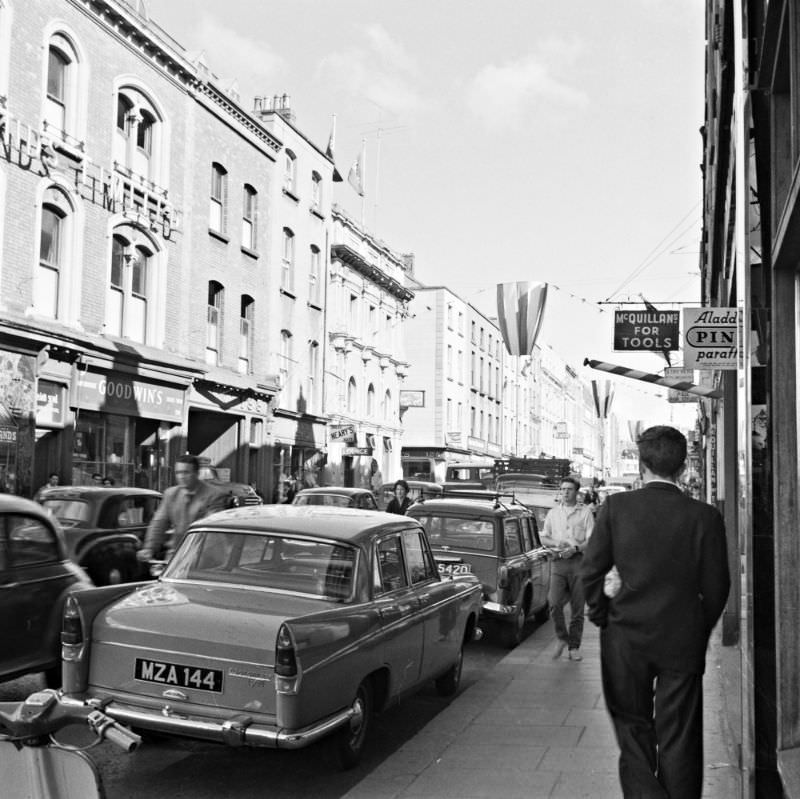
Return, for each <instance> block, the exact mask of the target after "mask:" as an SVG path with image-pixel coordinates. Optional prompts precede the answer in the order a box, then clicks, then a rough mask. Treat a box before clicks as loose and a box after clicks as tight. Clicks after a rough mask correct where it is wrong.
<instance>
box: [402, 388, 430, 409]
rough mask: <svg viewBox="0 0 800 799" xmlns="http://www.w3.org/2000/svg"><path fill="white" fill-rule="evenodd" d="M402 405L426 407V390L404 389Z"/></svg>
mask: <svg viewBox="0 0 800 799" xmlns="http://www.w3.org/2000/svg"><path fill="white" fill-rule="evenodd" d="M400 407H401V408H424V407H425V392H424V391H412V390H410V389H404V390H403V391H401V392H400Z"/></svg>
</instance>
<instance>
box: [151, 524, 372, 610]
mask: <svg viewBox="0 0 800 799" xmlns="http://www.w3.org/2000/svg"><path fill="white" fill-rule="evenodd" d="M355 567H356V550H355V549H354V548H353V547H350V546H346V545H343V544H338V543H335V542H333V541H309V540H306V539H303V538H295V537H293V536H290V535H285V536H284V535H272V534H263V535H255V534H248V533H234V532H231V533H225V532H222V531H205V532H197V533H190V534H189V535H187V536H186V538H185V539H184V541H183V543H182V544H181V546H180V548H179V549H178V551H177V552H176V553H175V556H174V557H173V559H172V560H171V561H170V563H169V566H168V567H167V569H166V570H165V571H164V575H163V579H165V580H169V579H174V580H190V581H192V580H198V581H201V582H215V583H230V584H232V585H249V586H255V587H259V588H266V589H270V590H275V591H287V592H292V593H302V594H309V595H311V596H316V597H322V598H326V599H336V600H342V599H347V598H349V596H350V594H351V592H352V586H353V578H354V573H355Z"/></svg>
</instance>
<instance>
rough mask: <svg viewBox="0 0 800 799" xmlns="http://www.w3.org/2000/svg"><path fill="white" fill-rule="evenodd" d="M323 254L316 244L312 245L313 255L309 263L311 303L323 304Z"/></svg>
mask: <svg viewBox="0 0 800 799" xmlns="http://www.w3.org/2000/svg"><path fill="white" fill-rule="evenodd" d="M321 264H322V255H321V253H320V250H319V247H317V245H316V244H312V245H311V257H310V259H309V263H308V301H309V303H311V305H316V306H317V307H320V306H321V303H322V279H321V278H322V275H321V272H320V270H321V268H322V266H321Z"/></svg>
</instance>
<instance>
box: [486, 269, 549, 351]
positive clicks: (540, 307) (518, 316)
mask: <svg viewBox="0 0 800 799" xmlns="http://www.w3.org/2000/svg"><path fill="white" fill-rule="evenodd" d="M546 299H547V283H531V282H528V281H520V282H517V283H498V284H497V321H498V324H499V325H500V332H501V333H502V334H503V341H504V342H505V344H506V349H507V350H508V354H509V355H530V354H531V353H532V352H533V345H534V344H535V343H536V337H537V336H538V335H539V328H540V327H541V326H542V319H543V318H544V304H545V300H546Z"/></svg>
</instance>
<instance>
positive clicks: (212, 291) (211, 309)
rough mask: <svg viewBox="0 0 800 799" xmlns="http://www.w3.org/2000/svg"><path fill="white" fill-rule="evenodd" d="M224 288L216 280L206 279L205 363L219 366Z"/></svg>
mask: <svg viewBox="0 0 800 799" xmlns="http://www.w3.org/2000/svg"><path fill="white" fill-rule="evenodd" d="M224 306H225V288H224V287H223V285H222V284H221V283H217V281H216V280H209V281H208V310H207V314H208V316H207V323H206V363H207V364H209V365H211V366H219V365H220V363H221V360H222V323H223V313H224V310H225V307H224Z"/></svg>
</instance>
